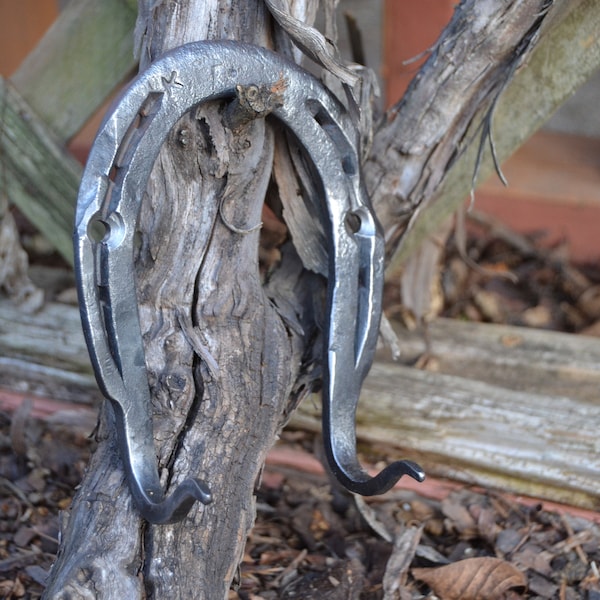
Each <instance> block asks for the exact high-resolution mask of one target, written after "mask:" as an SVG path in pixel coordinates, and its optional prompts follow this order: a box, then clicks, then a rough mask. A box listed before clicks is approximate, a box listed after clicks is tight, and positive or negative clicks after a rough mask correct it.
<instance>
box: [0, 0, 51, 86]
mask: <svg viewBox="0 0 600 600" xmlns="http://www.w3.org/2000/svg"><path fill="white" fill-rule="evenodd" d="M57 16H58V2H57V0H0V75H3V76H4V77H10V76H11V75H12V74H13V73H14V72H15V71H16V70H17V68H18V67H19V65H20V64H21V61H22V60H23V59H24V58H25V57H26V56H27V54H29V52H31V50H33V48H34V47H35V45H36V44H37V42H38V40H39V39H40V38H41V37H42V36H43V35H44V33H45V32H46V30H47V29H48V28H49V27H50V26H51V25H52V23H53V22H54V20H55V19H56V17H57Z"/></svg>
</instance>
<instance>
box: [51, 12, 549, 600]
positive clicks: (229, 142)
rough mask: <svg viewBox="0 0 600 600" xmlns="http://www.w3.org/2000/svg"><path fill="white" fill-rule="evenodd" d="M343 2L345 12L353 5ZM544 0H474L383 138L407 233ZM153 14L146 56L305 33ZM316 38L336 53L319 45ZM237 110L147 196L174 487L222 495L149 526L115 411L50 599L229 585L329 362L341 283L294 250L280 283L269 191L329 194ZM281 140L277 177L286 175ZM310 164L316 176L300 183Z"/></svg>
mask: <svg viewBox="0 0 600 600" xmlns="http://www.w3.org/2000/svg"><path fill="white" fill-rule="evenodd" d="M286 4H287V6H286V5H285V4H284V3H283V2H282V1H279V2H275V1H274V0H269V7H270V8H271V9H272V10H274V8H278V9H280V10H284V11H286V12H287V14H289V15H291V16H292V17H294V18H295V19H296V20H297V21H299V22H300V23H307V22H308V23H309V24H310V18H309V16H310V17H311V18H312V17H313V16H314V13H315V9H316V6H317V2H316V0H313V1H312V2H295V1H293V0H290V1H289V2H287V3H286ZM326 5H327V6H326V9H327V10H326V14H329V15H331V14H333V8H334V7H335V5H336V2H335V0H327V2H326ZM544 6H545V3H544V2H542V1H541V0H540V1H539V2H528V1H526V0H521V1H513V2H498V1H494V0H481V1H479V0H478V1H477V2H475V0H468V1H465V2H463V3H462V4H461V6H460V8H459V9H458V10H457V13H456V15H455V18H454V20H453V23H452V24H451V25H450V27H449V28H448V29H447V30H446V32H445V34H444V37H443V38H442V39H441V40H440V42H439V43H438V45H437V47H436V51H435V53H434V56H433V57H432V59H431V61H430V63H429V66H427V67H426V68H425V69H424V70H423V71H422V73H421V74H420V75H419V76H418V78H417V80H416V82H415V83H414V85H413V86H412V88H411V90H410V92H409V94H408V95H407V98H406V100H405V101H404V102H403V103H401V104H400V105H399V106H398V107H397V109H395V110H394V111H392V112H391V113H389V115H388V121H387V123H386V124H384V126H383V127H382V128H381V129H380V130H379V132H378V134H377V136H376V138H375V146H374V148H373V152H372V158H371V161H370V162H369V164H368V165H367V173H368V184H369V188H370V190H371V191H372V192H373V193H374V195H375V199H376V201H377V205H378V206H379V209H380V213H381V216H382V217H383V220H384V221H385V222H386V223H385V224H386V227H387V228H388V233H390V232H393V231H396V232H398V231H400V226H401V225H402V224H404V223H406V218H405V217H406V215H410V214H411V212H412V211H414V209H415V207H417V206H420V205H421V204H422V203H423V202H425V201H426V200H427V198H428V197H430V196H431V195H432V194H433V192H434V191H435V189H436V188H437V186H438V185H439V182H440V181H441V180H442V179H443V174H444V171H445V169H446V168H447V167H448V165H449V164H450V162H451V160H452V158H453V156H454V155H455V153H456V151H457V148H459V147H460V145H461V143H462V142H463V138H464V135H465V132H466V131H467V129H468V126H469V124H470V123H471V121H472V120H473V118H474V116H475V115H476V114H477V112H478V110H479V109H480V107H481V105H482V103H484V105H485V106H489V102H490V101H491V99H492V98H493V96H494V93H495V92H497V90H499V89H501V86H502V85H503V84H504V81H505V79H506V77H507V74H509V73H510V68H511V66H512V65H514V64H515V62H514V61H515V60H520V58H521V55H523V54H524V50H523V45H522V40H523V39H524V38H526V37H527V36H528V35H530V32H531V30H532V27H534V25H535V24H536V23H538V22H539V20H540V18H541V17H540V10H541V9H542V8H543V7H544ZM139 15H140V16H139V19H138V26H137V28H136V32H137V44H136V45H137V47H139V48H140V56H141V68H144V66H145V65H147V64H148V62H150V61H152V60H155V59H156V58H158V57H159V56H160V55H161V54H162V53H164V52H165V51H167V50H168V49H171V48H173V47H176V46H179V45H181V44H183V43H186V42H189V41H196V40H201V39H223V38H227V39H236V40H239V41H244V42H250V43H255V44H259V45H262V46H266V47H270V48H274V49H275V50H277V51H279V52H281V53H282V54H284V55H286V56H288V57H293V56H297V55H298V53H297V50H294V49H293V46H292V42H291V38H293V39H297V38H298V36H300V37H301V36H302V31H303V29H302V27H300V28H298V29H297V31H296V33H292V32H291V31H289V30H288V31H286V27H287V28H289V27H290V25H289V23H291V22H292V21H290V20H289V19H287V20H286V19H278V23H275V22H274V21H272V20H271V16H270V13H269V12H268V9H267V5H266V4H265V3H264V2H262V0H249V1H248V2H245V3H239V2H234V1H233V0H188V1H187V2H178V3H174V2H169V1H167V0H158V1H155V0H141V1H140V11H139ZM294 36H296V37H295V38H294ZM304 39H307V38H304ZM315 39H318V38H315ZM301 45H302V46H303V47H305V48H306V49H310V50H311V52H313V54H314V53H315V52H316V53H317V54H316V55H317V58H318V54H319V52H321V50H320V49H319V47H318V44H317V45H313V47H312V49H311V48H309V47H308V45H307V44H306V43H302V42H301ZM529 45H530V44H529V43H527V44H525V46H526V48H525V50H526V49H527V48H529ZM315 49H316V50H315ZM323 56H325V58H327V55H326V54H323ZM330 58H331V56H329V58H328V60H329V59H330ZM321 62H322V63H323V64H326V66H328V67H330V68H331V65H328V64H327V63H326V62H325V61H323V60H321ZM223 111H224V107H222V106H218V105H211V106H206V107H203V108H202V110H198V111H196V112H195V113H194V114H189V115H186V116H185V117H183V118H182V119H181V120H180V122H179V123H178V124H177V125H176V127H175V128H174V130H173V131H172V132H171V135H170V137H169V139H168V141H167V143H166V144H165V147H164V148H163V151H162V152H161V154H160V155H159V158H158V159H157V161H156V164H155V170H154V173H153V176H152V178H151V181H150V183H149V185H148V189H147V197H146V199H145V202H144V206H143V207H142V214H141V218H140V223H139V227H140V230H141V239H142V243H141V247H140V250H139V256H138V257H137V285H138V297H139V303H140V318H141V324H142V330H143V332H144V343H145V352H146V361H147V369H148V373H149V379H150V384H151V392H152V397H153V401H154V423H155V441H156V449H157V452H158V458H159V463H160V465H161V466H162V467H163V468H164V480H165V481H164V483H165V485H167V484H170V483H173V484H176V483H178V482H180V481H181V480H182V479H184V478H186V477H188V476H189V475H190V474H194V475H196V476H198V477H200V478H202V479H205V480H206V481H208V482H210V486H211V489H212V492H213V495H214V497H215V499H216V501H215V502H214V503H213V504H212V505H210V506H208V507H204V506H196V507H195V508H194V509H193V510H192V513H190V518H189V519H187V520H186V521H185V522H183V523H177V524H174V525H166V526H149V525H148V524H146V523H144V522H142V521H141V519H140V518H139V517H138V515H137V513H136V512H135V510H134V509H133V506H132V503H131V499H130V496H129V493H128V490H127V486H126V484H125V481H124V478H123V472H122V468H121V464H120V460H119V458H118V456H117V455H116V453H115V451H114V448H115V444H114V429H113V427H112V423H111V413H110V411H103V414H102V419H101V424H100V428H99V434H98V435H99V438H100V443H99V449H98V451H97V452H96V454H95V455H94V457H93V459H92V461H91V464H90V469H89V471H88V473H87V475H86V478H85V480H84V481H83V483H82V486H81V488H80V490H79V491H78V494H77V496H76V498H75V499H74V502H73V507H72V509H71V511H70V515H69V518H68V521H67V523H66V526H65V529H64V532H63V538H62V539H63V541H62V545H61V551H60V555H59V557H58V560H57V563H56V565H55V567H54V569H53V571H52V573H51V576H50V582H49V584H48V588H47V591H46V597H47V598H73V597H76V598H106V599H111V600H112V599H114V598H128V599H134V598H145V597H149V598H199V599H208V600H217V599H219V598H225V597H226V596H227V591H228V588H229V586H230V583H231V582H232V580H233V579H234V578H235V575H236V571H237V566H238V564H239V560H240V558H241V556H242V552H243V548H244V543H245V540H246V536H247V534H248V531H249V529H250V527H251V526H252V523H253V519H254V498H253V490H254V487H255V485H256V482H257V480H258V478H259V476H260V469H261V466H262V463H263V460H264V457H265V454H266V452H267V450H268V448H269V447H270V446H271V444H272V443H273V441H274V439H275V437H276V435H277V432H278V431H279V429H280V427H281V426H282V424H283V423H284V421H285V420H286V419H287V417H288V416H289V413H290V411H291V410H293V408H294V406H295V405H296V403H297V402H298V400H299V398H301V396H302V394H303V393H305V392H306V391H308V389H309V388H310V385H311V382H312V381H313V380H314V377H315V374H316V373H317V372H318V369H316V368H315V355H317V356H318V355H319V354H320V346H318V345H316V344H317V339H318V330H317V328H316V327H315V322H318V321H319V320H320V318H319V295H320V294H322V293H323V291H324V282H323V279H322V278H319V277H318V276H315V275H311V274H310V273H308V272H307V271H306V270H305V269H303V268H302V265H301V263H300V261H299V260H298V258H297V256H296V252H295V251H293V250H292V249H291V248H290V247H289V246H288V247H286V248H285V249H284V250H283V254H282V256H283V259H282V261H281V263H280V265H279V266H278V268H276V269H274V271H273V272H272V273H270V274H269V280H268V282H267V285H266V286H265V287H263V285H262V281H261V279H260V276H259V273H258V268H257V264H256V263H257V260H256V257H257V245H258V236H259V233H258V231H256V230H253V227H254V225H255V224H256V223H258V222H259V221H260V218H261V208H262V204H263V200H264V198H265V195H266V194H267V191H268V192H269V193H268V194H267V201H268V202H270V204H271V205H272V207H273V209H274V211H275V212H276V213H277V214H278V215H281V213H283V215H284V217H285V216H286V212H287V213H288V214H290V215H291V214H292V212H293V211H291V210H290V206H291V205H292V203H294V202H296V203H297V202H298V197H299V196H300V197H305V196H306V195H310V194H311V193H312V191H311V189H310V180H309V178H307V177H306V170H305V169H304V167H303V165H302V161H301V160H300V159H299V158H298V157H290V156H289V153H288V150H287V148H286V144H284V143H282V144H277V147H276V146H275V141H274V135H273V132H272V130H271V128H270V127H269V126H268V124H266V123H265V121H264V120H260V119H259V120H252V121H250V122H248V123H240V124H239V127H238V130H237V131H236V132H235V134H234V133H233V132H232V131H231V130H230V129H229V128H228V127H226V126H225V125H224V123H223ZM363 122H368V120H367V121H363ZM362 133H363V135H364V134H365V133H368V132H362ZM275 148H277V149H275ZM275 153H276V158H277V164H278V171H277V173H276V175H275V179H276V184H277V185H276V186H269V183H270V179H271V166H272V164H273V162H274V158H275ZM298 172H300V180H301V183H299V184H298V185H293V180H294V173H295V174H296V175H295V176H296V177H297V176H298ZM274 188H276V190H275V189H274ZM275 191H277V192H278V194H279V195H278V196H277V197H274V196H275ZM309 200H310V198H309ZM402 211H405V213H406V215H404V216H403V215H402V214H401V213H402ZM223 217H224V218H223ZM292 222H293V225H292ZM231 225H233V227H232V226H231ZM313 228H314V223H313V218H312V215H311V214H309V213H308V212H306V213H304V214H302V213H301V212H296V213H294V218H293V219H290V231H291V235H292V241H293V243H294V245H295V246H296V248H297V252H298V254H299V256H300V257H302V258H303V260H310V261H313V264H314V268H315V270H316V271H318V270H319V261H320V260H322V253H319V252H316V253H312V254H311V252H312V251H309V250H307V249H306V248H304V245H305V244H306V243H307V241H306V240H307V238H305V237H304V236H303V235H302V233H303V231H309V230H311V229H313ZM238 231H244V232H245V234H244V235H241V234H240V233H238ZM308 239H310V240H317V241H319V240H320V237H319V236H318V235H317V236H314V235H313V236H312V237H310V238H308ZM305 266H306V262H305ZM267 294H268V297H267Z"/></svg>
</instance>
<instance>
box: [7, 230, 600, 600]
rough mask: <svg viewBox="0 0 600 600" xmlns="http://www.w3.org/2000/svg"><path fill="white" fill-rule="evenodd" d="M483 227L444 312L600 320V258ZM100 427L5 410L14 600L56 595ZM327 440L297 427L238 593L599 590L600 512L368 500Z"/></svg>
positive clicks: (470, 497) (586, 594) (459, 264)
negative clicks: (63, 542) (588, 260)
mask: <svg viewBox="0 0 600 600" xmlns="http://www.w3.org/2000/svg"><path fill="white" fill-rule="evenodd" d="M480 226H481V227H483V228H484V229H485V230H486V231H485V233H486V235H485V236H483V237H482V236H481V235H474V236H471V237H470V238H469V242H468V245H467V247H466V251H467V253H468V256H469V257H470V258H471V259H472V260H473V261H475V262H477V264H478V265H480V267H481V269H480V270H477V269H473V268H471V267H469V266H467V265H465V262H464V260H463V258H461V257H460V256H459V254H460V253H459V251H458V250H457V248H456V246H455V245H454V244H453V242H449V244H448V248H447V253H446V258H445V261H444V266H443V269H442V271H441V279H440V281H441V284H442V285H441V288H442V290H443V294H444V309H443V310H444V314H445V315H447V316H454V317H458V318H468V319H471V320H478V321H488V322H503V323H509V324H519V325H529V326H536V327H545V328H549V329H557V330H561V331H569V332H583V333H588V334H592V335H594V334H597V333H598V332H599V331H600V325H599V324H600V277H599V276H598V273H597V272H596V271H595V268H594V267H591V266H574V265H572V264H570V262H569V260H568V256H567V255H566V253H565V249H564V248H561V247H554V248H547V247H545V246H544V245H543V239H542V238H536V237H529V238H525V237H523V236H517V235H516V234H513V232H507V231H506V230H503V229H498V228H497V227H496V228H494V227H492V226H491V225H490V224H489V223H484V224H483V225H481V224H480ZM494 272H496V273H497V274H498V273H499V274H500V276H495V275H494ZM507 272H512V273H516V274H517V275H518V279H517V280H514V279H509V278H506V277H505V273H507ZM433 351H434V352H435V349H433ZM92 427H93V425H90V424H89V423H88V424H87V425H86V426H85V427H84V426H82V425H81V423H80V422H76V423H69V421H68V420H66V421H65V420H64V419H58V420H57V419H54V420H53V418H52V415H51V414H50V415H46V416H44V417H43V418H40V417H39V416H36V415H35V414H34V413H32V411H31V404H29V403H27V402H23V403H21V404H20V408H18V409H17V410H16V411H10V412H0V598H7V599H12V598H32V599H33V598H39V597H40V596H41V593H42V590H43V585H44V581H45V578H46V576H47V573H48V571H49V569H50V568H51V565H52V563H53V561H54V558H55V555H56V552H57V549H58V538H59V532H60V521H61V518H62V516H61V515H62V514H63V511H66V510H68V507H69V504H70V500H71V496H72V493H73V490H74V489H75V487H76V486H77V484H78V483H79V481H80V479H81V477H82V474H83V470H84V468H85V465H86V462H87V458H88V456H89V452H90V451H91V449H92V447H93V440H92V438H91V437H90V434H91V429H92ZM316 447H319V441H318V440H317V439H315V436H314V435H313V434H310V433H307V432H304V431H293V430H290V431H286V432H284V435H283V436H282V441H281V443H280V445H279V446H278V447H277V448H276V449H275V450H274V451H273V453H272V458H271V460H270V461H269V464H268V465H267V468H266V470H265V473H264V476H263V483H262V486H261V488H260V489H259V491H258V497H257V521H256V526H255V527H254V529H253V531H252V534H251V535H250V538H249V540H248V544H247V547H246V552H245V555H244V559H243V563H242V565H241V569H240V576H239V581H237V582H236V585H235V586H234V589H232V591H231V593H230V600H260V599H262V600H275V599H282V600H291V599H296V598H298V599H300V598H302V599H311V598H319V599H320V600H321V599H323V598H328V599H332V600H336V599H340V600H342V599H344V600H347V599H357V600H358V599H360V600H379V599H385V600H392V599H396V600H398V599H399V600H412V599H418V598H428V599H432V600H433V599H434V598H439V599H441V600H454V599H457V600H458V599H460V600H474V599H481V600H488V599H489V600H495V599H498V600H500V599H506V600H516V599H517V598H524V599H525V598H527V599H532V600H533V599H553V600H554V599H556V600H575V599H584V600H600V573H599V568H598V565H600V514H594V513H584V512H582V511H577V510H575V509H573V510H569V509H568V508H566V509H565V508H563V509H561V510H559V509H556V508H554V507H551V509H550V508H548V507H547V505H544V504H543V503H542V502H537V501H535V500H532V499H529V500H528V501H527V502H524V501H521V499H519V498H514V497H511V496H509V495H507V494H504V493H502V492H501V491H498V490H483V489H474V488H469V487H465V486H458V485H454V486H452V485H446V486H444V484H443V483H442V482H437V483H436V482H433V484H432V486H431V487H430V488H428V489H429V490H432V489H438V491H440V490H441V491H440V493H435V492H434V493H429V492H427V493H419V492H418V491H415V489H414V486H411V487H410V489H407V488H403V487H400V488H396V489H394V490H392V491H391V492H389V493H388V494H386V495H384V496H383V497H378V498H372V499H363V498H360V497H356V496H353V495H351V494H348V493H347V492H345V491H344V490H341V489H339V488H338V487H337V486H336V485H335V484H334V483H333V482H332V481H331V480H330V479H329V477H328V476H327V475H326V474H325V472H324V471H323V470H322V469H319V468H315V460H314V458H313V459H307V458H306V457H309V456H310V455H311V454H314V449H315V448H316ZM281 456H287V457H290V456H294V457H296V459H294V460H287V459H286V460H281ZM277 457H279V459H278V458H277ZM370 458H372V457H371V456H370ZM378 458H379V459H381V460H383V461H385V460H386V458H387V457H386V456H383V455H382V456H380V457H378ZM363 459H364V457H363ZM376 466H380V465H376ZM436 485H437V488H436Z"/></svg>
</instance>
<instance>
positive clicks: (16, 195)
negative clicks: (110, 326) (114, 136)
mask: <svg viewBox="0 0 600 600" xmlns="http://www.w3.org/2000/svg"><path fill="white" fill-rule="evenodd" d="M0 106H2V135H1V136H0V144H1V145H0V159H1V163H2V165H1V166H2V172H3V179H4V183H5V185H6V189H5V191H6V194H7V196H8V198H9V199H10V201H11V202H13V203H14V204H15V205H16V206H18V207H19V209H20V210H21V211H22V212H23V214H25V216H26V217H27V218H28V219H29V220H30V222H31V223H33V224H34V225H35V226H36V227H37V228H38V229H39V231H40V232H41V233H42V234H44V236H45V237H46V238H47V239H48V240H49V241H50V242H51V243H52V245H53V247H54V248H56V250H57V251H58V252H59V253H60V254H61V255H62V256H63V257H64V258H65V260H67V261H68V262H69V263H71V264H72V261H73V241H72V239H73V237H72V236H73V233H72V232H73V222H74V217H75V199H76V198H77V190H78V188H79V179H80V177H81V165H79V163H77V161H76V160H75V159H74V158H73V157H72V156H71V155H70V154H69V153H68V152H67V151H66V150H65V148H64V146H63V145H62V144H61V143H60V140H58V139H56V137H55V136H53V135H52V134H51V133H50V132H49V131H48V130H47V128H46V125H45V123H44V122H42V121H41V120H40V119H39V118H38V117H37V115H36V114H35V113H34V112H33V111H32V110H31V108H30V107H29V105H28V104H27V103H26V102H25V101H24V100H23V99H22V98H21V97H20V95H19V94H18V93H17V91H16V90H15V89H14V87H13V86H12V85H11V84H10V82H8V81H7V80H3V79H2V78H0Z"/></svg>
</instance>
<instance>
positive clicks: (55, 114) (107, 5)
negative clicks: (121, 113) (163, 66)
mask: <svg viewBox="0 0 600 600" xmlns="http://www.w3.org/2000/svg"><path fill="white" fill-rule="evenodd" d="M136 14H137V11H136V2H135V1H134V0H102V2H97V1H96V0H83V1H80V2H70V3H69V4H68V5H67V7H66V8H65V9H64V10H63V12H62V13H61V15H60V17H59V19H57V20H56V22H55V23H54V25H53V26H52V27H51V28H50V29H49V30H48V32H47V33H46V35H45V36H44V37H43V39H42V40H41V41H40V43H39V44H38V45H37V47H36V48H35V50H34V51H33V52H31V53H30V54H29V56H28V57H27V58H26V59H25V61H24V62H23V63H22V65H21V66H20V68H19V69H18V71H17V72H16V73H15V74H14V75H13V77H12V82H13V83H14V84H15V87H16V88H17V89H18V90H19V92H20V93H21V95H22V96H23V98H24V99H25V100H26V101H27V103H28V104H29V105H30V106H31V107H32V109H33V110H34V111H35V112H36V113H37V114H38V115H39V116H40V118H41V119H42V120H43V121H44V122H45V123H46V124H47V125H48V126H49V127H50V128H51V129H52V130H53V131H54V133H55V134H56V135H58V136H59V137H60V138H61V139H63V140H67V139H69V138H70V137H72V136H73V135H74V134H75V133H76V132H77V131H79V129H80V128H81V127H82V125H83V124H84V123H85V122H86V121H87V120H88V119H89V117H90V116H91V115H92V114H93V113H94V112H95V110H96V109H97V108H98V107H99V106H100V105H101V104H102V102H103V101H104V100H105V99H106V98H107V97H108V95H109V94H110V93H111V92H112V90H113V89H114V88H115V86H116V84H117V83H118V82H120V81H122V80H123V79H124V78H125V77H126V76H127V74H128V73H130V72H132V70H133V69H134V67H135V64H136V61H135V59H134V56H133V54H134V53H133V30H134V27H135V20H136Z"/></svg>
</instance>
